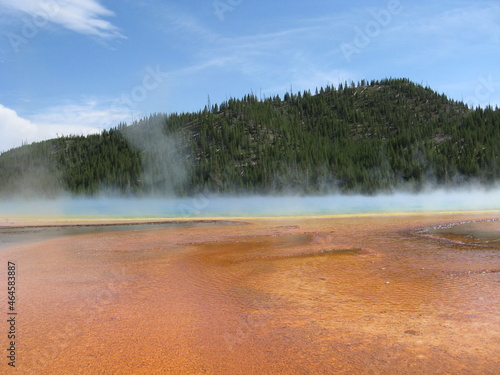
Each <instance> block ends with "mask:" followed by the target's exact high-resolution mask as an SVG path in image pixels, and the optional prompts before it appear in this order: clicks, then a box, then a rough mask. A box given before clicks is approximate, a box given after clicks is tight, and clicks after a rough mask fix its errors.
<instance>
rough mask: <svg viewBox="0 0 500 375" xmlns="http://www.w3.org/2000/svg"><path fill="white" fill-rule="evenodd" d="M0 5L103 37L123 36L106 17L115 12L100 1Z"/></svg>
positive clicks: (5, 0) (18, 0)
mask: <svg viewBox="0 0 500 375" xmlns="http://www.w3.org/2000/svg"><path fill="white" fill-rule="evenodd" d="M0 8H5V9H9V10H11V11H20V12H24V13H28V14H30V15H31V16H33V17H38V18H36V19H37V20H38V22H46V21H49V22H52V23H54V24H57V25H60V26H62V27H64V28H66V29H68V30H72V31H75V32H77V33H80V34H85V35H91V36H95V37H99V38H103V39H112V38H117V37H124V36H123V35H122V34H121V33H120V31H119V29H118V28H117V27H116V26H115V25H113V24H112V23H111V22H109V21H107V20H105V19H104V18H105V17H112V16H114V15H115V14H114V13H113V12H112V11H111V10H109V9H107V8H105V7H104V6H103V5H101V4H100V3H99V1H97V0H45V1H41V0H0Z"/></svg>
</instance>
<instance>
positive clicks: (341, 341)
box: [2, 213, 500, 374]
mask: <svg viewBox="0 0 500 375" xmlns="http://www.w3.org/2000/svg"><path fill="white" fill-rule="evenodd" d="M491 219H498V216H495V214H493V213H492V214H480V215H473V214H467V215H465V214H447V215H414V216H408V215H393V216H379V217H343V218H341V217H337V218H328V219H312V218H310V219H307V218H302V219H287V220H283V219H281V220H277V219H260V220H249V221H247V223H248V224H247V225H231V226H227V225H211V226H178V227H155V228H141V229H140V230H133V231H123V232H106V233H96V234H82V235H78V236H77V237H71V236H70V237H63V238H56V239H50V240H47V241H40V242H37V243H34V244H29V245H23V246H20V247H18V248H16V249H8V250H5V251H3V252H2V255H3V256H5V257H8V259H10V260H15V261H16V262H17V264H18V268H19V275H20V276H19V286H20V292H19V314H22V315H21V316H22V317H23V320H22V323H21V321H20V323H19V325H20V328H22V332H23V333H22V335H20V338H19V368H18V371H19V373H41V374H45V373H46V374H65V373H82V374H95V373H103V374H104V373H106V374H107V373H109V374H114V373H121V374H128V373H130V374H156V373H157V374H165V373H168V374H201V373H207V374H276V373H280V374H326V373H328V374H330V373H335V374H442V373H453V374H455V373H460V374H497V373H498V369H500V361H499V359H498V352H499V350H500V342H499V340H498V338H499V337H500V314H499V308H498V306H499V305H500V292H499V285H500V272H499V270H500V256H499V251H500V246H499V244H498V239H499V238H500V233H499V231H498V225H497V224H498V222H497V221H491ZM485 220H490V221H485ZM449 230H453V233H452V236H453V238H451V239H450V238H449V236H450V234H449ZM471 236H473V239H474V241H472V242H470V241H469V242H468V241H459V240H457V238H466V239H468V238H472V237H471ZM75 239H77V240H75ZM485 241H486V242H485ZM2 272H3V270H2ZM2 275H4V273H2Z"/></svg>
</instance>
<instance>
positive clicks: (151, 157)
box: [123, 115, 190, 197]
mask: <svg viewBox="0 0 500 375" xmlns="http://www.w3.org/2000/svg"><path fill="white" fill-rule="evenodd" d="M166 121H167V116H165V115H154V116H150V117H149V118H148V119H145V120H143V121H139V122H138V123H136V124H133V125H131V126H129V127H127V128H124V129H123V135H124V136H125V138H126V139H127V141H128V142H129V144H130V145H131V146H133V147H135V148H137V149H138V150H140V152H141V158H142V164H143V165H142V167H143V173H142V178H141V186H142V191H143V192H144V194H146V195H152V196H169V197H173V196H176V195H177V194H178V193H179V192H180V191H182V190H183V187H184V186H185V184H186V183H187V181H188V177H189V171H190V169H189V166H188V164H187V158H186V157H185V156H186V155H184V152H183V150H182V148H181V144H182V138H181V135H180V134H176V133H171V134H167V133H166V131H165V124H166Z"/></svg>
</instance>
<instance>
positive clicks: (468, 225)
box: [420, 220, 500, 248]
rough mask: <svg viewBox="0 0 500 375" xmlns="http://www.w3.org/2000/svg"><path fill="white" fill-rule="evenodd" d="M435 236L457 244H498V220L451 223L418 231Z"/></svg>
mask: <svg viewBox="0 0 500 375" xmlns="http://www.w3.org/2000/svg"><path fill="white" fill-rule="evenodd" d="M420 233H421V234H427V235H428V236H433V237H435V238H442V239H446V240H449V241H451V242H454V243H457V244H464V245H476V246H482V247H493V248H496V247H498V246H500V220H486V221H480V222H477V221H470V222H464V223H451V224H447V225H440V226H437V227H432V228H425V229H422V230H421V231H420Z"/></svg>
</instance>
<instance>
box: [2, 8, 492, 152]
mask: <svg viewBox="0 0 500 375" xmlns="http://www.w3.org/2000/svg"><path fill="white" fill-rule="evenodd" d="M499 62H500V4H499V3H498V1H481V0H478V1H458V0H443V1H434V0H433V1H430V0H422V1H418V2H416V1H409V0H383V1H367V0H360V1H347V0H336V1H332V0H310V1H296V0H287V1H269V0H267V1H263V0H252V1H250V0H215V1H214V0H196V1H194V0H187V1H182V2H179V1H177V2H175V1H168V0H150V1H140V0H135V1H132V0H120V1H114V0H0V134H1V137H0V152H1V151H5V150H7V149H9V148H11V147H17V146H19V145H21V143H22V142H32V141H37V140H42V139H48V138H52V137H55V136H56V135H57V134H58V135H69V134H89V133H95V132H99V131H100V130H101V129H106V128H110V127H112V126H115V125H117V124H118V123H119V122H126V123H130V122H132V121H133V120H136V119H139V118H141V117H143V116H145V115H149V114H151V113H155V112H164V113H171V112H183V111H196V110H198V109H202V108H203V107H204V106H205V105H206V104H207V101H208V96H210V100H211V103H212V104H214V103H220V102H221V101H223V100H225V99H226V98H229V97H242V96H243V95H245V94H247V93H249V92H253V93H254V94H256V95H258V96H259V95H261V96H270V95H276V94H279V95H283V94H284V93H285V92H286V91H289V90H290V88H292V90H293V91H295V92H296V91H297V90H304V89H306V90H307V89H310V90H311V91H313V92H314V89H315V88H316V87H320V86H324V85H327V84H338V83H339V82H343V81H346V80H347V81H350V80H354V81H358V80H361V79H368V80H370V79H381V78H385V77H407V78H410V79H411V80H413V81H415V82H417V83H422V84H424V85H429V86H430V87H432V88H433V89H435V90H437V91H439V92H442V93H445V94H447V95H448V96H450V97H451V98H453V99H457V100H464V101H465V102H467V103H468V104H472V105H482V106H484V105H487V104H491V105H494V106H495V105H500V71H499V68H498V66H499V65H498V63H499Z"/></svg>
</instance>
